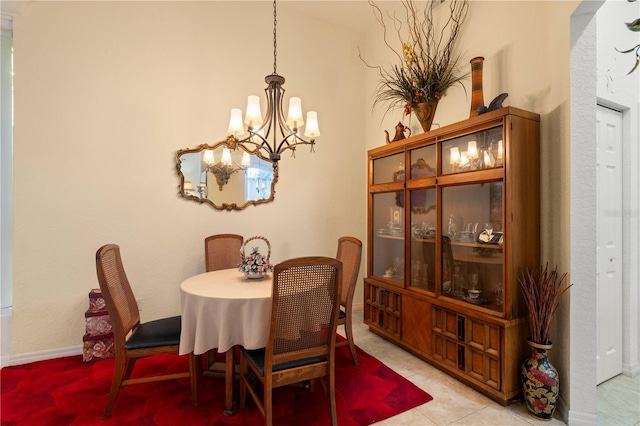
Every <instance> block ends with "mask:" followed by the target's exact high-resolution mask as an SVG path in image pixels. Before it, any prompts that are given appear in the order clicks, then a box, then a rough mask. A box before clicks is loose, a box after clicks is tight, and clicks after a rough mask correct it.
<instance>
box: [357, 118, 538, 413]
mask: <svg viewBox="0 0 640 426" xmlns="http://www.w3.org/2000/svg"><path fill="white" fill-rule="evenodd" d="M539 122H540V117H539V115H537V114H534V113H531V112H527V111H523V110H520V109H517V108H512V107H506V108H501V109H499V110H496V111H491V112H488V113H486V114H483V115H479V116H476V117H473V118H470V119H468V120H465V121H462V122H460V123H456V124H452V125H449V126H446V127H443V128H440V129H437V130H433V131H430V132H427V133H423V134H421V135H417V136H414V137H411V138H408V139H404V140H401V141H398V142H393V143H390V144H387V145H385V146H382V147H379V148H376V149H373V150H371V151H369V185H368V189H369V200H368V240H369V244H368V253H367V277H366V278H365V279H364V304H365V306H364V321H365V323H366V324H367V325H368V326H369V328H370V330H372V331H373V332H375V333H377V334H379V335H381V336H383V337H385V338H387V339H389V340H390V341H392V342H394V343H395V344H397V345H399V346H401V347H403V348H405V349H407V350H408V351H410V352H412V353H413V354H415V355H417V356H419V357H420V358H422V359H424V360H426V361H428V362H429V363H431V364H433V365H435V366H437V367H438V368H440V369H442V370H444V371H446V372H447V373H449V374H450V375H452V376H454V377H456V378H457V379H459V380H460V381H462V382H464V383H466V384H468V385H470V386H472V387H473V388H475V389H477V390H479V391H481V392H483V393H484V394H486V395H487V396H489V397H491V398H493V399H494V400H496V401H498V402H500V403H502V404H507V403H508V402H509V401H510V400H512V399H514V398H515V397H518V396H519V394H520V393H521V383H520V376H519V368H520V364H521V363H522V361H523V360H524V358H525V357H526V352H525V351H526V347H527V345H526V339H527V337H528V334H529V330H528V323H527V321H526V315H527V314H526V307H525V306H524V303H523V300H522V296H521V292H520V288H519V284H518V275H519V273H520V271H521V270H522V269H523V268H524V267H527V266H529V267H535V266H537V265H538V264H539V263H540V262H539V249H540V242H539V233H540V232H539V227H540V219H539V207H540V196H539V192H540V191H539V185H540V183H539V182H540V171H539V170H540V167H539V158H540V155H539V154H540V153H539V139H540V130H539ZM473 290H476V291H473Z"/></svg>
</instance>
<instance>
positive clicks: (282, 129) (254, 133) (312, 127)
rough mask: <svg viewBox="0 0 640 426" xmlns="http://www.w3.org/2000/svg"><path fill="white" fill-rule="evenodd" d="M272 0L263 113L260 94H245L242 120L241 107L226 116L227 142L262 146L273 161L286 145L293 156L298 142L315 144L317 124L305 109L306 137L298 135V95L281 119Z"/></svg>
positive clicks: (281, 91)
mask: <svg viewBox="0 0 640 426" xmlns="http://www.w3.org/2000/svg"><path fill="white" fill-rule="evenodd" d="M277 22H278V21H277V13H276V1H275V0H274V1H273V74H270V75H268V76H266V77H265V79H264V81H265V83H267V88H266V89H265V90H264V91H265V93H266V95H267V114H266V117H265V118H264V119H263V118H262V114H261V112H260V98H258V97H257V96H249V98H248V100H247V113H246V115H245V118H244V123H243V120H242V110H241V109H240V108H233V109H232V110H231V119H230V120H229V134H230V135H229V138H228V141H229V142H230V145H231V146H233V147H235V146H236V144H241V145H242V146H244V147H245V148H247V149H249V147H247V145H249V146H252V147H255V149H254V150H251V149H250V151H251V152H256V151H259V150H262V151H264V152H265V153H266V156H268V157H269V159H270V160H271V161H273V162H277V161H278V160H280V156H281V154H282V153H283V152H284V151H286V150H287V149H290V150H291V152H292V156H293V157H295V150H296V147H297V146H298V145H311V152H313V145H315V138H316V137H318V136H320V129H319V127H318V115H317V113H316V112H315V111H309V112H308V113H307V121H306V128H305V132H304V136H305V137H306V138H308V140H305V139H303V138H302V137H301V136H300V128H301V127H302V126H304V125H305V121H304V120H303V117H302V101H301V100H300V98H295V97H292V98H290V100H289V113H288V115H287V118H286V120H285V116H284V114H283V109H282V98H283V95H284V89H283V88H282V85H283V84H284V81H285V80H284V77H283V76H281V75H278V73H277V72H276V70H277V66H276V58H277V41H276V24H277ZM244 124H246V125H247V131H248V133H249V135H248V136H246V137H245V138H243V139H238V137H239V136H242V135H244V134H245V130H244Z"/></svg>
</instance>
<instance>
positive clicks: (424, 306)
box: [402, 296, 432, 353]
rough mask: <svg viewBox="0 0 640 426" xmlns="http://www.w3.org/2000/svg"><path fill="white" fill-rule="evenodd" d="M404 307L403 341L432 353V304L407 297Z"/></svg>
mask: <svg viewBox="0 0 640 426" xmlns="http://www.w3.org/2000/svg"><path fill="white" fill-rule="evenodd" d="M403 305H404V306H403V307H404V309H403V311H402V339H403V340H404V341H405V342H407V343H408V344H409V345H412V346H414V347H415V348H417V349H420V350H422V351H424V352H425V353H431V329H432V327H431V304H429V303H426V302H425V301H424V300H419V299H415V298H413V297H408V296H405V297H404V303H403Z"/></svg>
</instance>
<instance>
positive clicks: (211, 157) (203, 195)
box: [176, 138, 278, 210]
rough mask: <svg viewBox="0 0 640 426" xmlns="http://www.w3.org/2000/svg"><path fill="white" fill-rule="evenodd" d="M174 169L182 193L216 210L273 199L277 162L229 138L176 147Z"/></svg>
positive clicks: (276, 177) (187, 197) (235, 207)
mask: <svg viewBox="0 0 640 426" xmlns="http://www.w3.org/2000/svg"><path fill="white" fill-rule="evenodd" d="M176 169H177V171H178V176H179V177H180V195H181V196H182V197H184V198H186V199H188V200H194V201H197V202H199V203H205V202H206V203H209V204H211V205H212V206H213V207H215V208H216V209H218V210H242V209H244V208H245V207H247V206H248V205H251V204H253V205H257V204H262V203H268V202H269V201H273V198H274V194H275V184H276V182H277V181H278V164H277V163H274V162H272V161H271V160H269V159H267V158H265V157H263V156H262V155H260V153H259V152H255V151H249V150H248V149H246V148H245V147H244V146H242V145H237V144H236V143H235V142H234V140H233V139H232V138H229V139H227V140H224V141H222V142H219V143H217V144H215V145H213V146H212V145H207V144H202V145H200V146H198V147H197V148H193V149H183V150H180V151H178V154H177V157H176Z"/></svg>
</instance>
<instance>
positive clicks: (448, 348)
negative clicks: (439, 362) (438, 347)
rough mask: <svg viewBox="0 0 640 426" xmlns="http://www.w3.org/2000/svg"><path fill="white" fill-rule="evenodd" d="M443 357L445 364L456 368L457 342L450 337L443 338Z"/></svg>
mask: <svg viewBox="0 0 640 426" xmlns="http://www.w3.org/2000/svg"><path fill="white" fill-rule="evenodd" d="M443 358H444V359H443V362H444V363H445V364H447V365H450V366H452V367H456V368H458V366H459V364H458V342H456V341H455V340H451V339H444V353H443Z"/></svg>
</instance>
